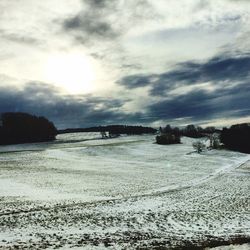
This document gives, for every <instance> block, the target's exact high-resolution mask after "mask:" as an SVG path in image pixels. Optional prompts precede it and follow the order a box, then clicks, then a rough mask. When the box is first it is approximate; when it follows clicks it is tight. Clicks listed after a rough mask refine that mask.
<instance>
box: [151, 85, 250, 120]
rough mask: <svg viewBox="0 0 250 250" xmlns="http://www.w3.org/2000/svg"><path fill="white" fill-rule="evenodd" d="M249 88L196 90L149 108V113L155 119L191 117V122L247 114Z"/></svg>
mask: <svg viewBox="0 0 250 250" xmlns="http://www.w3.org/2000/svg"><path fill="white" fill-rule="evenodd" d="M249 96H250V85H249V84H248V83H243V84H240V85H238V86H235V87H231V88H228V89H225V88H218V89H216V90H214V91H209V92H208V91H206V90H199V89H198V90H195V91H191V92H189V93H187V94H182V95H179V96H176V97H172V98H171V97H170V98H168V99H166V100H162V101H159V102H157V103H155V104H152V105H149V107H148V114H152V115H154V116H155V118H158V119H160V118H161V119H176V118H181V117H186V116H188V117H192V118H193V120H202V119H213V118H223V117H225V114H227V115H228V116H234V117H235V116H238V117H240V116H247V115H250V109H249V107H250V99H249Z"/></svg>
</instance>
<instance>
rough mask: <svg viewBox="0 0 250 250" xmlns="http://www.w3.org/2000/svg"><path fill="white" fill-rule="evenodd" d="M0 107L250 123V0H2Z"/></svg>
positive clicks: (71, 117)
mask: <svg viewBox="0 0 250 250" xmlns="http://www.w3.org/2000/svg"><path fill="white" fill-rule="evenodd" d="M0 11H1V15H0V113H4V112H28V113H31V114H34V115H38V116H45V117H47V118H48V119H50V120H51V121H53V122H54V123H55V125H56V126H57V127H58V128H69V127H71V128H74V127H90V126H99V125H109V124H130V125H131V124H134V125H138V124H141V125H149V126H154V127H157V126H164V125H166V124H171V125H175V126H185V125H187V124H191V123H192V124H197V125H201V126H218V127H221V126H229V125H232V124H235V123H241V122H250V84H249V83H250V1H249V0H179V1H176V0H43V1H38V0H0Z"/></svg>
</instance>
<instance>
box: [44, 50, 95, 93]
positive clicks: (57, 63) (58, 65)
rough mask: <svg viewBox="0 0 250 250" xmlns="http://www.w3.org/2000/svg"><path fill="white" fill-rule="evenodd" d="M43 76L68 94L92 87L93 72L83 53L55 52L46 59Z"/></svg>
mask: <svg viewBox="0 0 250 250" xmlns="http://www.w3.org/2000/svg"><path fill="white" fill-rule="evenodd" d="M45 78H46V81H48V82H50V83H53V84H55V85H56V86H59V87H60V88H62V89H63V90H64V91H66V92H68V93H70V94H85V93H89V92H92V91H93V89H94V83H93V82H94V78H95V72H94V68H93V65H92V62H91V59H90V58H88V57H87V56H85V55H84V54H81V53H71V54H55V55H51V56H50V57H49V58H48V60H47V63H46V66H45Z"/></svg>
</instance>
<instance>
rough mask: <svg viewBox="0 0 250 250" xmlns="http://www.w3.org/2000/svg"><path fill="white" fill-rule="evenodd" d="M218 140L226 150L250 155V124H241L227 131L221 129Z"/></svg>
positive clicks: (226, 129)
mask: <svg viewBox="0 0 250 250" xmlns="http://www.w3.org/2000/svg"><path fill="white" fill-rule="evenodd" d="M220 140H221V142H222V143H223V144H224V145H225V147H226V148H228V149H231V150H236V151H240V152H243V153H250V124H249V123H242V124H236V125H233V126H231V127H230V128H229V129H228V128H223V130H222V132H221V136H220Z"/></svg>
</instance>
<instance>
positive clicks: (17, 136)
mask: <svg viewBox="0 0 250 250" xmlns="http://www.w3.org/2000/svg"><path fill="white" fill-rule="evenodd" d="M1 120H2V124H1V126H0V144H2V145H3V144H16V143H27V142H43V141H51V140H54V139H55V136H56V135H57V129H56V128H55V126H54V124H53V123H52V122H50V121H48V120H47V119H46V118H44V117H37V116H34V115H30V114H27V113H4V114H2V119H1Z"/></svg>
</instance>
